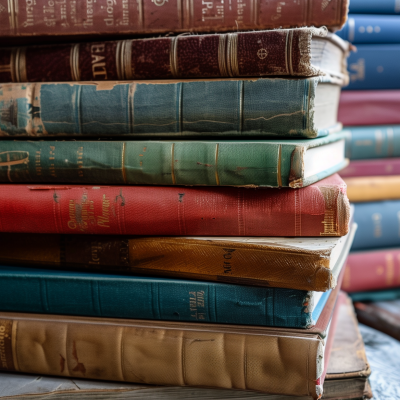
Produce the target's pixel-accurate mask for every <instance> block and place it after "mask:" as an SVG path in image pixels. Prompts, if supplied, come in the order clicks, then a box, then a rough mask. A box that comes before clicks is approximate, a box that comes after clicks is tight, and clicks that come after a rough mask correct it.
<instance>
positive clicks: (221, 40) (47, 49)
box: [0, 27, 349, 82]
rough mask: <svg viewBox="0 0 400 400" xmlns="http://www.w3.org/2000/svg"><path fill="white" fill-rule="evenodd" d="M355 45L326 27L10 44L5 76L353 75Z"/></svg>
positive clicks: (2, 61) (1, 71)
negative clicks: (350, 62)
mask: <svg viewBox="0 0 400 400" xmlns="http://www.w3.org/2000/svg"><path fill="white" fill-rule="evenodd" d="M348 49H349V45H348V43H346V42H344V41H343V40H342V39H340V38H339V37H337V36H336V35H334V34H328V33H327V29H326V28H325V27H323V28H319V29H318V28H298V29H277V30H273V31H257V32H236V33H227V34H212V35H183V36H182V35H181V36H169V37H158V38H145V39H129V40H119V41H106V42H86V43H74V44H60V43H57V44H54V45H47V46H44V45H40V46H28V47H14V48H13V47H6V48H1V49H0V82H57V81H93V80H129V79H154V78H158V79H170V78H213V77H217V78H219V77H229V76H265V75H275V76H276V75H293V76H316V75H324V74H325V73H328V74H331V75H334V76H338V77H340V78H343V79H347V71H346V60H345V58H346V57H347V53H348Z"/></svg>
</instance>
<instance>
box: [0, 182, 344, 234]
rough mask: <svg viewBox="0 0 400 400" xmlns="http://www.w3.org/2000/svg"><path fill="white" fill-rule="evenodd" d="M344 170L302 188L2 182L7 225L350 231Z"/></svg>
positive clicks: (117, 230)
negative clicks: (339, 173)
mask: <svg viewBox="0 0 400 400" xmlns="http://www.w3.org/2000/svg"><path fill="white" fill-rule="evenodd" d="M349 219H350V206H349V201H348V198H347V195H346V184H345V183H344V181H343V180H342V179H341V178H340V176H339V175H333V176H330V177H329V178H326V179H323V180H322V181H319V182H318V183H315V184H314V185H311V186H308V187H306V188H303V189H301V190H297V189H296V190H295V189H290V188H288V189H285V188H282V189H271V188H260V189H254V188H229V187H218V188H212V187H194V188H192V187H179V186H177V187H172V186H154V187H153V186H90V185H86V186H66V185H44V184H42V185H21V184H20V185H17V184H14V185H11V184H10V185H5V184H4V185H2V190H1V191H0V231H1V232H20V233H52V234H55V233H75V234H85V233H88V234H102V235H140V236H164V235H168V236H343V235H345V234H346V233H347V232H348V229H349Z"/></svg>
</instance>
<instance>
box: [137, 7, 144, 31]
mask: <svg viewBox="0 0 400 400" xmlns="http://www.w3.org/2000/svg"><path fill="white" fill-rule="evenodd" d="M136 2H137V5H138V7H137V10H138V23H139V27H140V29H141V30H143V27H144V17H143V0H136Z"/></svg>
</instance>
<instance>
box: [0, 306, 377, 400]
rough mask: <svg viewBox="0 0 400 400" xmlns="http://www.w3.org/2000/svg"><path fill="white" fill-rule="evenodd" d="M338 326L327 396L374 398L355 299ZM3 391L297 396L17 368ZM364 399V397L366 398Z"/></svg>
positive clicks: (281, 399)
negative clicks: (104, 379)
mask: <svg viewBox="0 0 400 400" xmlns="http://www.w3.org/2000/svg"><path fill="white" fill-rule="evenodd" d="M339 307H340V308H339V314H338V321H337V327H338V328H337V329H336V331H335V334H334V339H333V345H332V350H331V354H330V357H329V362H328V366H327V373H326V378H325V381H324V392H323V396H322V399H337V398H341V399H343V400H350V399H358V398H360V399H361V398H363V396H365V397H364V399H369V398H370V397H371V396H372V394H371V391H370V389H369V385H368V381H367V379H368V376H369V375H370V367H369V364H368V361H367V359H366V355H365V347H364V343H363V340H362V338H361V336H360V332H359V329H358V324H357V320H356V318H355V314H354V309H353V306H352V304H351V303H350V302H349V301H344V302H341V303H340V305H339ZM0 387H2V388H3V390H2V393H1V394H0V399H1V398H2V397H5V398H7V400H10V399H14V398H15V399H17V398H18V397H19V396H24V399H31V398H32V400H33V399H34V398H36V396H51V397H52V398H54V399H56V400H59V399H60V400H61V399H63V398H64V396H65V392H66V391H67V392H68V396H70V397H69V398H71V399H72V398H75V397H79V399H84V400H87V399H89V398H91V396H103V397H104V398H105V397H107V398H108V399H142V398H143V397H147V398H148V399H151V400H153V399H154V400H155V399H171V398H172V397H173V398H174V399H179V400H186V399H187V398H188V397H190V398H191V399H204V398H207V399H211V400H217V399H218V400H220V399H249V400H250V399H252V400H253V399H260V400H265V399H267V400H293V397H291V396H285V395H272V394H271V395H267V394H265V393H257V392H249V391H247V392H246V391H242V390H222V389H209V388H194V387H190V388H189V387H182V386H174V387H170V386H167V387H160V386H149V385H144V384H130V383H122V382H121V383H117V382H101V381H93V380H87V379H74V378H68V377H46V376H37V375H33V376H32V375H25V374H17V373H0ZM364 399H363V400H364ZM296 400H308V397H304V396H296Z"/></svg>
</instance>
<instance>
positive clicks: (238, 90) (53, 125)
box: [0, 77, 343, 138]
mask: <svg viewBox="0 0 400 400" xmlns="http://www.w3.org/2000/svg"><path fill="white" fill-rule="evenodd" d="M342 83H343V82H342V81H340V80H339V79H336V78H327V77H313V78H304V79H281V78H253V79H223V80H220V79H214V80H183V81H170V80H168V81H129V82H115V81H103V82H84V83H82V82H77V83H7V84H0V109H1V116H0V136H14V137H15V136H39V137H40V136H43V137H49V136H74V135H82V136H95V137H99V136H104V137H116V136H127V135H128V136H130V137H132V138H135V137H157V136H164V137H181V136H199V135H200V136H245V137H248V136H275V137H298V138H308V137H309V138H314V137H317V136H325V135H327V134H328V133H330V132H331V131H335V130H338V129H340V124H338V122H337V109H338V104H339V96H340V88H341V84H342Z"/></svg>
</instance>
